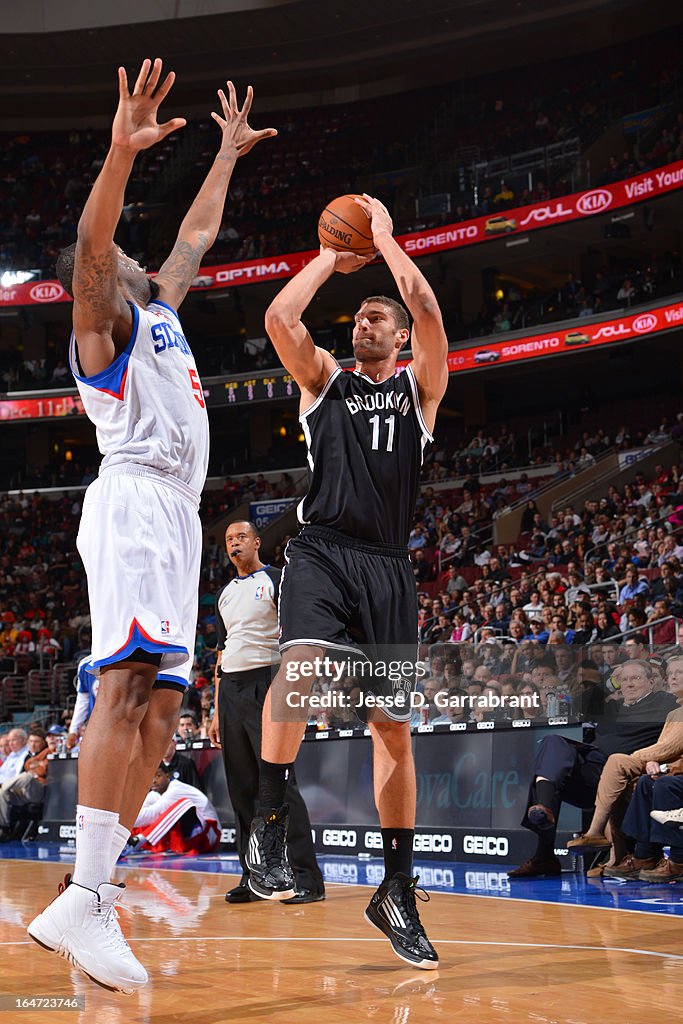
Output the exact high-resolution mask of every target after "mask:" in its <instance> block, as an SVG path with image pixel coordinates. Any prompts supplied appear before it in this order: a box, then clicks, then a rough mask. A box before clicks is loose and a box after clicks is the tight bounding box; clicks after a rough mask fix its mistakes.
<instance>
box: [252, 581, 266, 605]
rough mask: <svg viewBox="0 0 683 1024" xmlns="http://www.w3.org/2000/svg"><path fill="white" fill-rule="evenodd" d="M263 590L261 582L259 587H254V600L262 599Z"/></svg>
mask: <svg viewBox="0 0 683 1024" xmlns="http://www.w3.org/2000/svg"><path fill="white" fill-rule="evenodd" d="M264 590H265V587H264V585H263V583H262V584H261V586H260V587H257V588H256V593H255V594H254V600H255V601H262V600H263V591H264Z"/></svg>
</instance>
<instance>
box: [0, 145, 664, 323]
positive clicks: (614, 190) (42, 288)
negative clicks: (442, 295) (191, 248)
mask: <svg viewBox="0 0 683 1024" xmlns="http://www.w3.org/2000/svg"><path fill="white" fill-rule="evenodd" d="M681 187H683V160H679V161H677V162H676V163H672V164H667V165H665V166H664V167H658V168H656V169H655V170H652V171H646V172H644V173H643V174H638V175H636V176H635V177H633V178H627V179H625V180H624V181H616V182H612V183H611V184H609V185H604V186H601V187H600V188H591V189H587V190H585V191H583V192H574V193H572V194H571V195H568V196H560V197H559V198H557V199H548V200H547V201H545V202H541V203H532V204H530V205H527V206H520V207H515V208H514V209H511V210H503V211H499V212H496V211H491V212H490V213H489V214H487V215H486V216H484V217H476V218H474V219H472V220H465V221H461V222H460V223H458V224H448V225H446V226H444V227H438V228H432V229H430V230H428V231H415V232H413V233H411V234H406V235H399V236H397V241H398V242H399V244H400V245H401V246H402V248H403V249H404V250H405V251H406V252H407V253H408V254H409V255H410V256H427V255H429V253H432V252H444V251H445V250H447V249H460V248H463V247H465V246H468V245H477V244H478V243H480V242H488V241H491V239H494V238H500V237H501V236H508V235H525V234H528V232H530V231H536V230H538V229H539V228H547V227H551V226H552V225H553V224H556V223H560V222H566V221H580V220H583V219H585V218H587V217H594V216H595V215H596V214H599V213H606V212H607V211H608V210H618V209H620V208H622V207H624V206H630V205H632V204H634V203H639V202H642V201H643V200H646V199H654V198H655V197H657V196H662V195H665V194H666V193H668V192H675V191H677V190H678V189H680V188H681ZM316 255H317V250H314V249H311V250H308V251H306V252H295V253H286V254H283V255H279V256H263V257H261V258H260V259H256V260H244V261H242V262H240V263H228V264H223V265H217V266H207V267H202V268H200V271H199V276H198V277H197V278H196V279H195V287H194V289H193V290H200V291H211V290H213V289H218V288H221V289H224V288H232V287H234V286H236V285H244V284H257V283H259V282H260V281H277V280H280V279H282V278H288V277H293V276H294V274H296V273H298V272H299V270H301V269H302V268H303V267H305V266H306V264H307V263H310V261H311V260H312V259H313V257H314V256H316ZM70 301H71V299H70V297H69V296H68V295H67V293H66V292H65V291H64V289H63V288H62V286H61V284H59V282H58V281H40V282H37V283H34V284H31V282H30V281H29V282H26V283H25V284H17V285H12V286H9V287H6V288H2V289H0V307H2V306H32V305H40V304H43V303H50V302H70Z"/></svg>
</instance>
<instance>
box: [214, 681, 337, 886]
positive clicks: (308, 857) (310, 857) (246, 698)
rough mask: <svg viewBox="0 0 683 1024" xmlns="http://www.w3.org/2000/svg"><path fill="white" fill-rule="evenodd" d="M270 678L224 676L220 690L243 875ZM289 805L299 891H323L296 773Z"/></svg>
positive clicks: (223, 745) (289, 787)
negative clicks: (264, 704) (263, 716)
mask: <svg viewBox="0 0 683 1024" xmlns="http://www.w3.org/2000/svg"><path fill="white" fill-rule="evenodd" d="M270 679H271V669H270V666H267V667H265V668H256V669H252V670H251V671H248V672H221V682H220V686H219V688H218V720H219V724H220V730H221V750H222V753H223V764H224V765H225V774H226V778H227V781H228V793H229V794H230V800H231V801H232V806H233V810H234V811H235V824H236V829H237V852H238V854H239V858H240V864H241V865H242V871H243V872H246V871H247V866H246V859H245V854H246V852H247V844H248V842H249V832H250V829H251V821H252V818H253V817H254V815H255V813H256V805H257V800H258V790H259V760H260V757H261V715H262V713H263V702H264V701H265V699H266V693H267V692H268V687H269V686H270ZM287 803H288V804H289V828H288V831H287V846H288V849H289V860H290V863H291V865H292V870H293V871H294V875H295V877H296V885H297V889H312V890H313V891H314V892H322V890H323V888H324V885H323V876H322V874H321V872H320V868H319V867H318V862H317V860H316V858H315V848H314V846H313V840H312V838H311V822H310V819H309V817H308V810H307V809H306V804H305V803H304V799H303V797H302V795H301V793H300V792H299V787H298V786H297V784H296V776H295V774H294V771H292V773H291V775H290V778H289V783H288V785H287Z"/></svg>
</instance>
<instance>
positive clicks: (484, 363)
mask: <svg viewBox="0 0 683 1024" xmlns="http://www.w3.org/2000/svg"><path fill="white" fill-rule="evenodd" d="M681 326H683V302H673V303H670V304H668V305H666V306H658V307H657V308H656V309H648V310H647V311H646V312H640V313H632V314H629V315H628V316H620V317H614V318H613V319H610V320H600V321H597V322H596V323H590V324H585V325H584V324H582V326H581V327H580V328H578V327H568V326H566V325H565V327H562V328H560V327H554V328H553V329H551V328H552V325H549V328H548V330H547V331H544V332H543V333H542V334H532V335H526V336H522V337H517V338H506V339H501V340H500V341H493V340H492V339H491V338H487V339H481V342H480V344H472V343H471V342H470V343H469V344H468V345H467V346H466V347H462V348H457V349H454V350H453V351H451V352H449V353H448V372H449V373H463V372H469V373H471V372H473V371H476V372H478V373H481V372H482V371H483V370H484V369H486V368H488V369H491V368H493V367H500V366H504V365H506V364H508V363H519V362H523V361H526V360H527V359H538V358H540V357H544V356H545V357H547V356H561V355H567V354H569V353H572V352H584V351H586V350H587V349H591V350H593V349H595V348H597V347H598V346H602V345H610V344H612V343H614V342H623V341H637V340H638V339H639V338H642V337H645V336H646V335H650V334H660V333H663V332H665V331H671V330H675V329H676V328H677V327H681ZM407 362H408V361H407V360H405V359H404V360H400V361H399V362H398V363H397V364H396V365H397V367H398V369H401V368H403V367H405V366H407ZM346 368H347V369H351V367H346ZM283 375H284V370H272V371H270V375H269V377H268V378H267V379H268V381H269V382H270V383H271V384H272V382H273V379H275V378H276V379H280V378H281V377H282V376H283ZM251 383H252V384H254V383H255V382H253V381H252V382H251ZM226 386H227V385H224V384H222V385H221V388H222V389H224V388H225V387H226ZM271 391H272V393H273V395H274V397H279V398H281V397H284V396H283V395H280V394H276V393H275V389H274V388H273V389H271ZM298 394H299V390H298V388H297V387H296V386H295V385H292V387H291V388H289V389H288V393H287V397H290V396H291V397H292V398H296V397H298ZM240 400H241V401H243V400H244V397H242V398H241V399H240ZM255 401H268V397H265V396H264V397H258V396H257V397H256V399H255ZM210 404H211V403H210ZM79 415H81V416H82V415H84V409H83V403H82V402H81V400H80V398H79V397H78V396H77V395H74V394H69V395H61V394H60V395H54V396H53V395H50V396H48V397H41V398H7V399H4V400H2V401H0V421H3V420H4V421H5V422H16V421H20V420H29V419H52V418H53V417H63V416H79Z"/></svg>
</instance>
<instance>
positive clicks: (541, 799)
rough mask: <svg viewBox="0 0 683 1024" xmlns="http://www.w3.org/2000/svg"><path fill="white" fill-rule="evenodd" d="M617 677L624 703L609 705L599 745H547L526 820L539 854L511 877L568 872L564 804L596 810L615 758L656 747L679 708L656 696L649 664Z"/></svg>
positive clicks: (551, 741)
mask: <svg viewBox="0 0 683 1024" xmlns="http://www.w3.org/2000/svg"><path fill="white" fill-rule="evenodd" d="M617 672H618V675H619V683H620V689H621V693H622V695H623V702H621V703H619V704H614V703H613V704H608V706H607V711H606V713H605V716H604V717H603V719H602V721H601V722H600V723H599V724H598V728H597V729H596V734H595V742H594V743H592V744H590V743H582V742H580V741H578V740H573V739H566V738H565V737H564V736H560V735H559V734H557V733H554V734H552V735H550V736H546V737H544V738H543V739H542V740H541V742H540V744H539V747H538V753H537V754H536V759H535V762H534V770H533V779H532V782H531V783H530V786H529V796H528V801H527V810H526V814H525V815H524V818H523V820H522V825H523V826H524V828H528V829H530V830H531V831H533V832H535V833H536V836H537V843H536V850H535V852H534V853H533V854H532V856H531V857H530V859H529V860H527V861H525V862H524V864H522V865H521V866H520V867H518V868H514V869H513V870H512V871H509V872H508V875H509V877H510V878H538V877H542V876H544V875H559V874H560V872H561V870H562V868H561V865H560V862H559V860H558V859H557V857H556V856H555V852H554V850H555V833H556V831H557V819H558V816H559V813H560V807H561V805H562V802H563V801H566V802H567V803H570V804H572V805H573V806H575V807H582V808H587V807H593V805H594V803H595V795H596V792H597V788H598V783H599V780H600V775H601V773H602V769H603V768H604V766H605V764H606V763H607V759H608V757H609V755H610V754H615V753H624V754H632V753H633V751H634V750H639V749H640V748H641V747H644V746H647V745H649V744H651V743H654V742H655V741H656V739H657V737H658V736H659V733H660V731H661V726H662V723H663V721H664V719H665V717H666V715H667V714H668V712H669V711H671V710H673V708H674V707H675V706H676V701H675V699H674V698H673V696H672V695H671V694H670V693H664V692H662V691H658V692H655V691H654V670H653V668H652V666H651V665H650V664H649V663H648V662H646V661H631V662H627V663H626V664H624V665H621V666H620V667H619V668H618V669H617Z"/></svg>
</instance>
